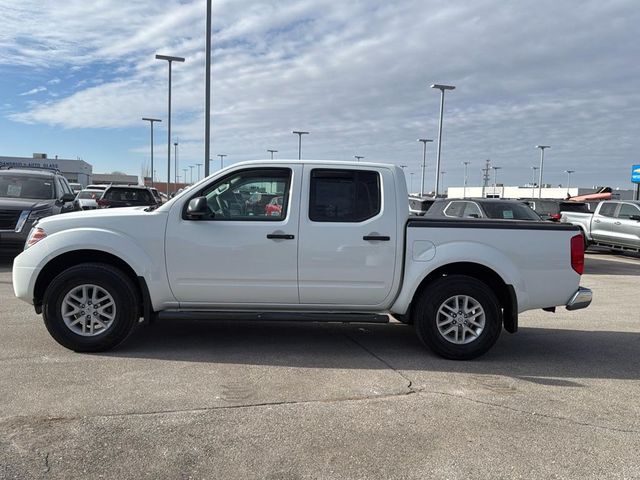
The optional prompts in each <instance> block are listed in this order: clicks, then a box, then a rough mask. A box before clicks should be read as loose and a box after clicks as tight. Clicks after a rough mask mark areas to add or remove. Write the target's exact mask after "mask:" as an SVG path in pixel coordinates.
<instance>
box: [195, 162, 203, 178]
mask: <svg viewBox="0 0 640 480" xmlns="http://www.w3.org/2000/svg"><path fill="white" fill-rule="evenodd" d="M202 165H203V164H202V163H196V167H198V178H197V179H196V182H199V181H200V167H201V166H202Z"/></svg>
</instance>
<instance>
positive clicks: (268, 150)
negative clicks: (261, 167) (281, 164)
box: [267, 149, 278, 160]
mask: <svg viewBox="0 0 640 480" xmlns="http://www.w3.org/2000/svg"><path fill="white" fill-rule="evenodd" d="M267 152H269V153H270V154H271V160H273V154H274V153H278V150H270V149H267Z"/></svg>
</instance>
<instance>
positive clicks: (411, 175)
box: [409, 172, 415, 193]
mask: <svg viewBox="0 0 640 480" xmlns="http://www.w3.org/2000/svg"><path fill="white" fill-rule="evenodd" d="M414 175H415V173H413V172H411V173H409V176H410V177H411V191H410V192H409V193H411V192H412V191H413V176H414Z"/></svg>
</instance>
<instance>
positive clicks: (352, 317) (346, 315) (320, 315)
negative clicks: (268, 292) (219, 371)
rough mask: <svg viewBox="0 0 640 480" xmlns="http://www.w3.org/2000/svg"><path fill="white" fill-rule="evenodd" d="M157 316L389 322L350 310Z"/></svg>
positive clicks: (168, 313)
mask: <svg viewBox="0 0 640 480" xmlns="http://www.w3.org/2000/svg"><path fill="white" fill-rule="evenodd" d="M158 318H159V319H160V320H237V321H241V320H245V321H255V320H260V321H268V322H338V323H389V316H388V315H383V314H379V313H352V312H229V311H223V312H215V311H206V310H204V311H203V310H179V311H178V310H165V311H162V312H159V313H158Z"/></svg>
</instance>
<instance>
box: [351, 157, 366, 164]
mask: <svg viewBox="0 0 640 480" xmlns="http://www.w3.org/2000/svg"><path fill="white" fill-rule="evenodd" d="M353 158H355V159H356V160H357V161H358V163H360V160H362V159H363V158H364V157H363V156H362V155H354V156H353Z"/></svg>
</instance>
